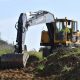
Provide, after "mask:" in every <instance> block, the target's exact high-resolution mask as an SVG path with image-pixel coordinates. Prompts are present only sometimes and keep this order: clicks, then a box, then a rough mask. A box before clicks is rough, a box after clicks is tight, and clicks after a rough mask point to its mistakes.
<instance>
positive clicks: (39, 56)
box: [28, 51, 43, 60]
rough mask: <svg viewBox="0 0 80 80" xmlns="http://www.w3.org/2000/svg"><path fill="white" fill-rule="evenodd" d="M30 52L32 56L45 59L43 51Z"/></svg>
mask: <svg viewBox="0 0 80 80" xmlns="http://www.w3.org/2000/svg"><path fill="white" fill-rule="evenodd" d="M28 54H29V55H30V56H34V57H36V58H38V59H39V60H42V59H43V54H42V52H37V51H29V52H28Z"/></svg>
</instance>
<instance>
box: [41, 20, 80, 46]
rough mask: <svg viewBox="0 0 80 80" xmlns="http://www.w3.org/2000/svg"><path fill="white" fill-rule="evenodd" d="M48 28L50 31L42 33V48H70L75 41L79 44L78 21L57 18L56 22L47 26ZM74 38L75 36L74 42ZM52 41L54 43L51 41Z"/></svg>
mask: <svg viewBox="0 0 80 80" xmlns="http://www.w3.org/2000/svg"><path fill="white" fill-rule="evenodd" d="M51 24H53V25H51ZM47 28H48V31H42V34H41V43H40V45H41V46H59V45H63V46H69V45H70V44H72V43H73V42H74V41H75V42H77V40H76V38H77V33H78V34H79V31H78V29H77V21H74V20H69V19H67V18H64V19H57V18H56V19H55V22H53V23H49V24H48V25H47ZM52 29H53V30H52ZM73 36H75V39H74V40H73V38H74V37H73ZM78 36H79V35H78ZM51 39H52V40H53V41H51ZM78 39H79V38H78Z"/></svg>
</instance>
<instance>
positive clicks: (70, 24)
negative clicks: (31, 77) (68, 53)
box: [0, 10, 80, 68]
mask: <svg viewBox="0 0 80 80" xmlns="http://www.w3.org/2000/svg"><path fill="white" fill-rule="evenodd" d="M42 23H45V24H46V27H47V31H45V30H43V31H42V33H41V42H40V45H41V46H44V47H49V53H51V52H52V51H53V49H54V48H55V47H61V46H64V47H66V46H67V47H68V46H70V45H74V46H77V45H79V44H80V40H79V37H80V35H79V34H80V32H79V31H78V27H77V21H74V20H69V19H67V18H64V19H58V18H56V19H55V17H54V14H52V13H50V12H48V11H44V10H39V11H36V12H34V13H30V18H29V19H27V15H26V13H21V14H20V16H19V19H18V22H17V23H16V25H15V28H16V30H17V38H16V45H15V51H14V52H13V53H9V54H4V55H2V56H0V63H1V64H0V66H1V68H14V67H18V68H19V67H26V63H27V60H28V59H29V54H28V53H27V50H26V46H25V36H26V32H27V31H28V28H29V27H32V26H35V25H38V24H42ZM65 28H68V30H69V33H68V32H67V30H66V31H65ZM62 29H63V30H64V31H63V30H62ZM45 54H46V53H45Z"/></svg>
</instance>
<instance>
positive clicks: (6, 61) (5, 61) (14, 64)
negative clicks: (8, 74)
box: [0, 54, 29, 69]
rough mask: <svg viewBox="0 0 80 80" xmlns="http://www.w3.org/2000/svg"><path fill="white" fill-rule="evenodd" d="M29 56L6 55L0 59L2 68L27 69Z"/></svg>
mask: <svg viewBox="0 0 80 80" xmlns="http://www.w3.org/2000/svg"><path fill="white" fill-rule="evenodd" d="M28 58H29V55H28V54H4V55H2V56H1V57H0V67H1V68H3V69H4V68H21V67H26V63H27V60H28Z"/></svg>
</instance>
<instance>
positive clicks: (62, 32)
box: [60, 21, 70, 40]
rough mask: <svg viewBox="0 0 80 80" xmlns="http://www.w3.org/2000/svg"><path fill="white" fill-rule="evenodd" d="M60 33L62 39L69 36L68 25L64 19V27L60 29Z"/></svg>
mask: <svg viewBox="0 0 80 80" xmlns="http://www.w3.org/2000/svg"><path fill="white" fill-rule="evenodd" d="M60 32H61V34H62V40H64V39H66V37H67V39H68V40H69V39H70V37H69V34H70V28H69V27H68V23H67V21H66V25H64V28H62V29H61V31H60Z"/></svg>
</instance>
